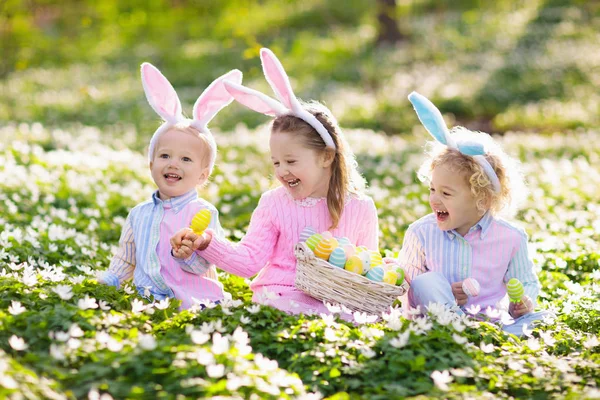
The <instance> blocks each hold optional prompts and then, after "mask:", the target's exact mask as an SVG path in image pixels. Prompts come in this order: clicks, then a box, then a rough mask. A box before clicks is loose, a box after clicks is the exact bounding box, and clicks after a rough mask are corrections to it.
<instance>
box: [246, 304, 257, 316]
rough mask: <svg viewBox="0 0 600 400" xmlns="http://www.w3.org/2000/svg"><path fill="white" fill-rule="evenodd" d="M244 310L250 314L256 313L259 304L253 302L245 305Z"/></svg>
mask: <svg viewBox="0 0 600 400" xmlns="http://www.w3.org/2000/svg"><path fill="white" fill-rule="evenodd" d="M246 310H247V311H248V312H249V313H250V314H256V313H257V312H259V311H260V305H259V304H253V305H251V306H248V307H246Z"/></svg>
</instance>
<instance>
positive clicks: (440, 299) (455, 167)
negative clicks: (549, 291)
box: [399, 92, 545, 335]
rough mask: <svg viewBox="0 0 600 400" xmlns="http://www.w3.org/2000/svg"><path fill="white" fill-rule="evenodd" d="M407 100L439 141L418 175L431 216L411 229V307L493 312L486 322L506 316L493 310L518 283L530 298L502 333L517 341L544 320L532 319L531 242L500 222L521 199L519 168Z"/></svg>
mask: <svg viewBox="0 0 600 400" xmlns="http://www.w3.org/2000/svg"><path fill="white" fill-rule="evenodd" d="M409 100H410V101H411V103H412V104H413V106H414V107H415V110H416V112H417V114H418V116H419V119H420V120H421V122H422V123H423V125H424V126H425V128H426V129H427V130H428V131H429V133H430V134H431V135H432V136H433V137H434V138H435V139H436V141H435V142H432V143H431V145H432V146H431V147H432V149H431V151H430V152H429V154H428V155H429V157H428V159H427V160H426V162H425V163H424V164H423V165H422V167H421V169H420V171H419V175H420V176H421V177H422V179H424V180H426V181H428V182H429V187H430V189H429V190H430V195H429V204H430V206H431V209H432V211H433V213H431V214H429V215H427V216H425V217H423V218H421V219H419V220H418V221H416V222H414V223H413V224H411V225H410V227H409V228H408V230H407V231H406V234H405V237H404V243H403V246H402V251H401V253H400V259H399V262H400V264H401V265H402V266H403V267H404V268H405V271H406V279H407V280H408V281H409V283H410V285H411V287H410V290H409V292H408V303H409V306H410V307H411V308H416V307H417V306H420V308H421V310H423V309H424V307H427V306H428V305H429V303H442V304H446V305H447V306H456V305H458V306H460V307H461V308H462V310H467V311H468V312H471V313H475V314H477V311H478V310H482V311H486V310H488V307H490V309H489V311H488V313H487V314H488V316H490V317H492V319H497V318H498V317H499V316H500V315H501V314H499V313H498V312H497V311H496V310H493V309H502V308H504V309H506V306H505V303H506V300H507V291H506V283H507V282H508V281H509V280H510V279H511V278H517V279H519V280H520V281H521V283H522V284H523V287H524V292H525V293H524V295H523V296H522V298H521V299H520V301H518V302H516V303H514V302H511V303H510V305H509V307H508V313H509V314H510V317H512V319H514V323H513V324H505V325H504V330H505V331H508V332H510V333H514V334H517V335H519V334H521V333H522V329H523V326H524V325H525V324H528V325H531V324H532V323H533V322H535V321H537V320H539V319H541V318H542V317H543V316H544V315H545V313H544V312H533V311H534V308H535V304H536V299H537V296H538V292H539V290H540V283H539V280H538V278H537V276H536V274H535V272H534V267H533V263H532V262H531V260H530V259H529V256H528V253H527V234H526V233H525V232H524V231H523V230H522V229H521V228H518V227H516V226H514V225H512V224H510V223H508V222H507V221H505V220H503V219H500V218H498V217H497V215H498V213H499V212H500V211H501V210H504V209H507V208H509V207H510V206H511V205H514V203H515V202H516V200H517V197H518V196H522V195H523V194H524V188H525V186H524V184H523V179H522V175H520V173H519V171H518V168H517V164H516V162H515V161H513V160H512V159H510V158H509V157H508V156H507V155H506V154H505V153H504V152H503V151H502V150H501V149H500V148H499V147H498V146H497V145H496V144H495V143H494V142H493V140H492V138H491V137H490V136H489V135H487V134H485V133H481V132H477V133H475V132H470V131H468V130H467V129H464V128H461V127H458V128H455V129H453V130H452V131H451V132H449V131H448V129H447V128H446V125H445V123H444V120H443V118H442V115H441V113H440V112H439V111H438V110H437V108H436V107H435V106H434V105H433V104H432V103H431V102H430V101H429V100H427V99H426V98H425V97H423V96H421V95H419V94H418V93H415V92H413V93H411V94H410V95H409ZM467 278H473V279H475V280H476V281H477V282H478V283H479V285H480V290H479V294H478V295H476V296H471V297H470V296H468V295H467V293H465V290H463V285H462V283H463V281H464V280H465V279H467ZM467 292H468V290H467ZM504 312H506V311H504ZM508 319H510V318H508ZM506 320H507V318H505V319H504V321H506Z"/></svg>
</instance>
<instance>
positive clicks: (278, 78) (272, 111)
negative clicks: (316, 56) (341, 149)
mask: <svg viewBox="0 0 600 400" xmlns="http://www.w3.org/2000/svg"><path fill="white" fill-rule="evenodd" d="M260 60H261V62H262V67H263V72H264V74H265V78H267V82H269V85H271V88H273V91H274V92H275V95H276V96H277V98H278V99H279V101H277V100H275V99H273V98H272V97H269V96H267V95H265V94H263V93H261V92H259V91H257V90H253V89H250V88H247V87H245V86H242V85H240V84H239V82H232V81H227V82H225V87H226V88H227V91H228V92H229V93H231V95H232V96H233V97H234V98H235V99H236V100H237V101H238V102H240V103H242V104H243V105H245V106H246V107H248V108H249V109H251V110H253V111H256V112H259V113H262V114H265V115H269V116H271V117H278V116H281V115H293V116H294V117H297V118H300V119H301V120H303V121H304V122H306V123H307V124H309V125H310V126H312V127H313V128H314V129H315V130H316V131H317V133H318V134H319V135H320V136H321V138H322V139H323V141H324V142H325V145H326V146H327V147H330V148H332V149H335V148H336V147H335V143H334V142H333V138H332V137H331V134H330V133H329V131H327V129H326V128H325V126H323V124H322V123H321V122H320V121H319V120H318V119H317V118H316V117H315V116H314V115H312V114H311V113H310V112H308V111H306V110H305V109H304V108H303V107H302V105H301V104H300V102H299V101H298V99H297V98H296V96H295V95H294V91H293V90H292V86H291V85H290V80H289V78H288V76H287V74H286V72H285V70H284V69H283V66H282V65H281V62H279V60H278V59H277V57H275V54H273V52H272V51H271V50H269V49H266V48H263V49H261V50H260Z"/></svg>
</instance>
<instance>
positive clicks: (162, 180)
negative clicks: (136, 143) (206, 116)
mask: <svg viewBox="0 0 600 400" xmlns="http://www.w3.org/2000/svg"><path fill="white" fill-rule="evenodd" d="M209 152H210V150H209V147H208V145H207V144H206V143H205V142H204V141H203V140H202V139H201V138H200V137H199V136H197V135H195V134H193V133H190V132H186V131H183V130H179V129H170V130H168V131H167V132H165V133H163V134H162V135H160V137H159V139H158V142H157V143H156V147H155V150H154V156H153V157H152V161H151V162H150V172H151V173H152V179H154V182H155V183H156V185H157V186H158V193H159V197H160V198H161V199H162V200H168V199H170V198H171V197H177V196H181V195H183V194H185V193H187V192H189V191H190V190H191V189H193V188H194V187H196V186H198V185H201V184H203V183H204V182H205V181H206V179H207V178H208V173H209V167H208V159H209Z"/></svg>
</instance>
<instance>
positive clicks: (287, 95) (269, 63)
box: [260, 48, 301, 111]
mask: <svg viewBox="0 0 600 400" xmlns="http://www.w3.org/2000/svg"><path fill="white" fill-rule="evenodd" d="M260 60H261V62H262V66H263V71H264V73H265V78H267V82H269V85H271V87H272V88H273V91H274V92H275V95H276V96H277V98H278V99H279V101H281V102H282V103H283V104H284V105H285V106H286V107H287V108H289V109H290V110H294V111H295V110H298V109H299V108H301V107H300V103H299V102H298V99H296V96H295V95H294V91H293V90H292V85H290V79H289V78H288V76H287V73H286V72H285V69H283V65H281V62H280V61H279V59H278V58H277V57H276V56H275V54H273V52H272V51H271V50H269V49H267V48H262V49H260Z"/></svg>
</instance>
